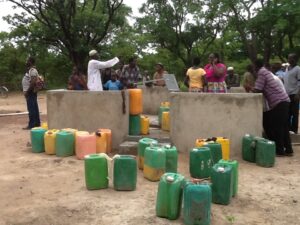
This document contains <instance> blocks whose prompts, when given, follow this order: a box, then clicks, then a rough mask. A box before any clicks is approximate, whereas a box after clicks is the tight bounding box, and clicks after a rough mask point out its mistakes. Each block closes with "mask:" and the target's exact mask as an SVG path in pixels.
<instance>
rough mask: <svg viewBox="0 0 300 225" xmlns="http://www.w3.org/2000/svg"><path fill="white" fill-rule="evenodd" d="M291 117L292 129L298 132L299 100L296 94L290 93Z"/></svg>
mask: <svg viewBox="0 0 300 225" xmlns="http://www.w3.org/2000/svg"><path fill="white" fill-rule="evenodd" d="M290 100H291V103H290V118H289V119H291V120H292V121H291V126H290V130H291V131H293V132H295V133H296V134H297V133H298V121H299V119H298V117H299V100H298V99H296V98H295V95H290Z"/></svg>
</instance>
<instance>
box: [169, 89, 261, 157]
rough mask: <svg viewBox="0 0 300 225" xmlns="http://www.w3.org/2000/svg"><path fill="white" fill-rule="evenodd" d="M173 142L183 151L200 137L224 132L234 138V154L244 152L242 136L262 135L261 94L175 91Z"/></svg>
mask: <svg viewBox="0 0 300 225" xmlns="http://www.w3.org/2000/svg"><path fill="white" fill-rule="evenodd" d="M170 99H171V108H170V116H171V121H170V122H171V125H170V127H171V132H170V137H171V141H172V143H174V144H175V146H176V147H177V148H178V150H179V151H181V152H188V151H189V149H191V148H192V147H194V144H195V140H196V139H197V138H207V137H215V136H222V137H228V138H229V139H230V141H231V156H232V157H233V158H236V157H240V156H241V142H242V137H243V136H244V135H245V134H246V133H249V134H253V135H256V136H261V135H262V130H263V129H262V106H263V104H262V103H263V101H262V95H261V94H243V93H239V94H233V93H232V94H229V93H228V94H208V93H205V94H204V93H172V94H171V97H170Z"/></svg>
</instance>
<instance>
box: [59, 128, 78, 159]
mask: <svg viewBox="0 0 300 225" xmlns="http://www.w3.org/2000/svg"><path fill="white" fill-rule="evenodd" d="M55 149H56V152H55V153H56V156H59V157H66V156H72V155H74V149H75V136H74V133H72V132H69V131H59V132H57V134H56V143H55Z"/></svg>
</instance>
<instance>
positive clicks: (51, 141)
mask: <svg viewBox="0 0 300 225" xmlns="http://www.w3.org/2000/svg"><path fill="white" fill-rule="evenodd" d="M58 131H59V130H56V129H53V130H48V131H46V133H45V135H44V143H45V153H46V154H48V155H55V153H56V151H55V141H56V134H57V132H58Z"/></svg>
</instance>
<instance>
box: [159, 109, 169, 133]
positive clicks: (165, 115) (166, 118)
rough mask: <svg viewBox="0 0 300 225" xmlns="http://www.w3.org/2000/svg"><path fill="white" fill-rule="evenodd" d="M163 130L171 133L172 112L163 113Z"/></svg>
mask: <svg viewBox="0 0 300 225" xmlns="http://www.w3.org/2000/svg"><path fill="white" fill-rule="evenodd" d="M161 129H162V130H165V131H170V112H163V113H162V121H161Z"/></svg>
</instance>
